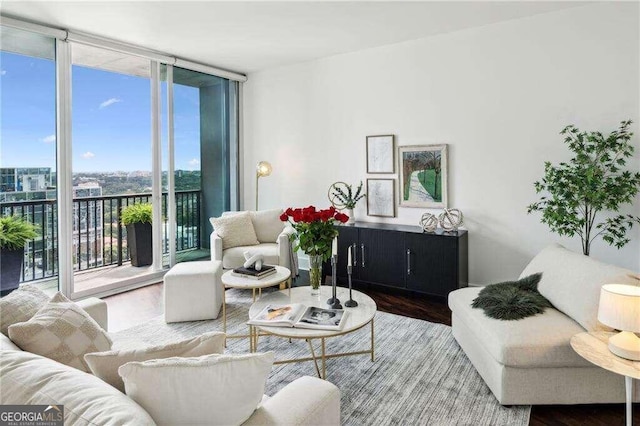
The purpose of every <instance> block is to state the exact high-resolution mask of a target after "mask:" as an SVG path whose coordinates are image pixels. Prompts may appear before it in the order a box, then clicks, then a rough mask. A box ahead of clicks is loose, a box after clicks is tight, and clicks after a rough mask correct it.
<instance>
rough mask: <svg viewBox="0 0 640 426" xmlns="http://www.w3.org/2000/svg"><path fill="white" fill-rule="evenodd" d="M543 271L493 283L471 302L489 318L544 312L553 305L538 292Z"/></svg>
mask: <svg viewBox="0 0 640 426" xmlns="http://www.w3.org/2000/svg"><path fill="white" fill-rule="evenodd" d="M541 278H542V273H537V274H533V275H529V276H528V277H524V278H522V279H520V280H518V281H506V282H503V283H498V284H491V285H488V286H486V287H485V288H483V289H482V290H480V293H478V297H476V298H475V299H473V303H472V304H471V306H472V307H474V308H480V309H483V310H484V313H485V315H486V316H488V317H489V318H494V319H499V320H505V321H512V320H519V319H522V318H526V317H531V316H534V315H537V314H541V313H543V312H544V310H545V309H546V308H551V307H553V305H552V304H551V302H549V301H548V300H547V299H546V298H545V297H544V296H543V295H541V294H540V293H539V292H538V283H539V282H540V279H541Z"/></svg>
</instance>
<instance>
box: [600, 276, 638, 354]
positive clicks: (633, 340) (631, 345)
mask: <svg viewBox="0 0 640 426" xmlns="http://www.w3.org/2000/svg"><path fill="white" fill-rule="evenodd" d="M598 321H600V322H601V323H603V324H604V325H608V326H609V327H613V328H615V329H616V330H620V333H618V334H615V335H613V336H611V337H609V350H610V351H611V352H612V353H613V354H615V355H618V356H619V357H622V358H626V359H630V360H633V361H640V338H638V336H636V335H635V334H634V333H638V332H640V287H637V286H632V285H626V284H605V285H603V286H602V289H601V290H600V306H599V308H598Z"/></svg>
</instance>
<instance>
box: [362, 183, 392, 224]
mask: <svg viewBox="0 0 640 426" xmlns="http://www.w3.org/2000/svg"><path fill="white" fill-rule="evenodd" d="M395 191H396V182H395V179H367V215H368V216H379V217H396V194H395Z"/></svg>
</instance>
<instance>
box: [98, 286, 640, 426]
mask: <svg viewBox="0 0 640 426" xmlns="http://www.w3.org/2000/svg"><path fill="white" fill-rule="evenodd" d="M364 291H365V292H366V293H367V294H368V295H369V296H371V297H372V298H373V299H374V300H375V301H376V303H377V304H378V309H379V310H380V311H383V312H390V313H394V314H399V315H405V316H409V317H412V318H418V319H422V320H425V321H431V322H437V323H441V324H447V325H451V311H450V310H449V308H448V307H447V305H446V303H444V302H439V301H433V300H429V299H426V298H419V297H415V296H412V297H406V296H402V295H390V294H387V293H383V292H380V291H375V290H364ZM104 300H105V301H106V302H107V305H108V307H109V330H110V331H118V330H123V329H126V328H129V327H131V326H133V325H135V324H139V323H142V322H144V321H146V320H148V319H150V318H153V317H155V316H158V315H161V314H162V312H163V307H162V303H163V301H162V284H161V283H158V284H154V285H150V286H147V287H143V288H139V289H137V290H132V291H129V292H126V293H121V294H118V295H115V296H110V297H107V298H105V299H104ZM633 420H634V424H640V404H634V418H633ZM624 424H625V419H624V405H623V404H606V405H573V406H565V405H550V406H534V407H533V410H532V412H531V422H530V425H535V426H543V425H544V426H546V425H549V426H551V425H554V426H555V425H558V426H561V425H567V426H583V425H594V426H616V425H624Z"/></svg>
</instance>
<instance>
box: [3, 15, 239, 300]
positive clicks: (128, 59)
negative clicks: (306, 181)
mask: <svg viewBox="0 0 640 426" xmlns="http://www.w3.org/2000/svg"><path fill="white" fill-rule="evenodd" d="M5 23H6V21H5ZM18 27H20V25H18ZM27 27H28V28H29V29H32V28H33V26H29V25H27ZM20 28H22V27H20ZM44 33H46V34H51V33H53V34H54V37H58V38H59V40H57V41H56V40H55V38H53V37H49V36H43V35H39V34H36V33H32V32H28V31H24V30H22V29H15V28H2V52H1V53H0V71H1V73H0V83H1V86H0V88H1V96H2V98H1V103H0V114H1V118H2V121H1V123H0V136H1V137H2V138H1V140H0V143H1V145H0V154H1V155H0V169H1V170H0V185H2V186H1V187H0V189H1V191H0V202H1V203H2V205H1V207H2V211H1V213H2V215H3V216H6V215H9V214H12V215H13V214H16V215H21V216H23V217H25V218H26V219H27V220H28V221H31V222H32V223H34V224H36V225H37V226H38V228H39V235H38V237H37V238H35V239H34V240H33V241H29V243H28V244H27V245H26V246H25V248H26V255H25V262H24V273H23V274H22V275H21V278H20V281H21V282H27V281H29V282H34V283H37V284H42V285H48V286H49V287H50V288H52V289H55V288H58V285H57V281H58V280H57V276H58V273H62V275H63V276H65V277H66V278H65V280H64V281H63V282H64V286H60V288H61V289H62V290H63V291H65V293H67V294H68V295H70V296H71V297H84V296H88V295H91V294H98V295H100V294H106V293H112V292H116V291H119V290H121V289H126V288H132V287H134V286H138V285H143V284H145V283H150V282H157V281H158V279H159V278H160V277H161V274H162V273H163V270H166V269H167V268H168V267H169V266H170V265H172V264H173V263H175V262H182V261H189V260H195V259H203V258H208V257H209V250H208V249H209V247H208V245H209V234H210V232H211V228H210V225H209V221H208V218H209V217H211V216H217V215H219V214H220V213H221V212H222V211H224V210H232V209H235V208H237V200H238V194H237V188H238V182H237V179H238V170H237V167H238V159H237V155H238V128H237V127H238V109H239V108H238V99H239V97H238V91H239V87H238V83H237V82H235V81H231V80H228V79H225V78H221V77H217V76H214V75H211V74H207V73H205V72H196V71H192V70H190V69H187V68H181V67H176V66H171V65H160V64H161V63H163V61H166V62H167V63H172V62H174V61H173V60H170V59H169V60H167V59H163V57H162V56H161V55H160V58H158V56H159V55H154V54H151V55H150V56H145V54H144V52H143V51H142V50H140V49H138V50H136V49H133V51H131V50H127V48H126V47H125V48H123V49H119V48H113V45H109V44H108V43H106V44H101V42H100V41H97V42H96V41H95V40H91V41H89V42H87V41H86V39H83V37H80V39H76V38H74V36H73V35H72V34H71V33H65V32H61V31H59V30H51V31H44ZM65 40H66V41H65ZM98 46H105V47H104V48H103V47H98ZM56 49H57V51H58V55H57V58H58V61H57V62H56V60H55V59H56ZM123 52H129V53H123ZM195 67H196V68H198V69H200V71H202V70H203V69H205V70H206V68H207V67H202V66H200V65H196V66H195ZM56 74H57V75H56ZM56 90H57V91H56ZM56 105H57V108H56ZM56 109H57V111H56ZM67 129H68V130H67ZM56 135H57V136H56ZM169 141H171V143H169ZM56 153H58V156H57V158H56ZM58 169H59V170H58ZM56 191H57V192H56ZM56 194H57V195H56ZM65 198H66V199H65ZM147 202H148V203H151V204H153V209H154V219H153V227H154V230H153V253H154V258H153V264H152V265H149V266H147V267H143V268H139V267H133V266H132V265H131V263H130V262H129V259H130V252H129V244H128V242H127V240H128V237H129V236H128V235H127V232H126V228H125V227H124V226H123V225H122V222H121V220H120V216H121V211H122V208H124V207H126V206H127V205H131V204H140V203H147ZM18 203H19V204H18ZM63 228H64V229H68V231H67V232H58V229H63ZM59 258H60V259H62V260H60V262H59V263H60V264H58V259H59ZM60 265H62V266H60ZM63 270H64V271H63Z"/></svg>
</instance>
